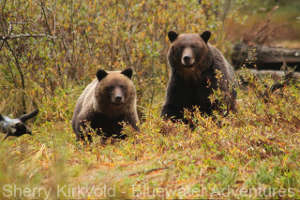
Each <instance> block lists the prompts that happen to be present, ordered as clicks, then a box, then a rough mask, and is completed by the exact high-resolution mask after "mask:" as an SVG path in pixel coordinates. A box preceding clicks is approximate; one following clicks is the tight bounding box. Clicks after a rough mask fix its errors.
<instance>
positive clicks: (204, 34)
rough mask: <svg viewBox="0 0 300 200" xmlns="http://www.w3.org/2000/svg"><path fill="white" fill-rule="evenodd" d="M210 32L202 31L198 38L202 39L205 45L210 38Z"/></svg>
mask: <svg viewBox="0 0 300 200" xmlns="http://www.w3.org/2000/svg"><path fill="white" fill-rule="evenodd" d="M210 35H211V33H210V31H204V32H203V33H202V34H201V35H200V36H201V37H202V39H203V40H204V42H205V43H207V41H208V40H209V38H210Z"/></svg>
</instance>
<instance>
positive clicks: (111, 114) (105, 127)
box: [72, 70, 139, 139]
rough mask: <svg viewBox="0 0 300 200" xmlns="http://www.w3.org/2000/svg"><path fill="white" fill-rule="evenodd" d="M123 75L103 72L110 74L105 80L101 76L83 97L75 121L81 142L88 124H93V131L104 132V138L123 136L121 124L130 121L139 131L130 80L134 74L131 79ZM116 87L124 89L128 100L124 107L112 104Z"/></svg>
mask: <svg viewBox="0 0 300 200" xmlns="http://www.w3.org/2000/svg"><path fill="white" fill-rule="evenodd" d="M102 71H103V70H102ZM124 71H126V70H124ZM124 71H123V72H124ZM98 72H99V71H98ZM98 72H97V76H98ZM123 72H120V71H113V72H108V73H107V72H105V71H103V73H107V75H104V77H101V80H99V77H98V79H95V80H93V81H92V82H91V83H90V84H89V85H88V86H87V87H86V88H85V90H84V91H83V93H82V94H81V95H80V97H79V99H78V101H77V104H76V107H75V110H74V114H73V119H72V126H73V129H74V131H75V133H76V135H77V138H78V139H83V138H84V135H83V134H82V131H81V129H84V128H86V123H87V122H88V123H90V126H91V128H93V129H95V130H97V133H98V134H100V133H101V131H100V130H99V129H102V131H103V133H104V136H112V135H117V136H120V132H121V130H122V126H121V125H120V123H121V122H127V123H129V124H131V125H132V126H133V127H134V128H135V129H138V128H137V123H138V121H139V120H138V116H137V111H136V91H135V87H134V84H133V82H132V81H131V80H130V77H131V75H130V77H128V76H126V75H124V74H122V73H123ZM131 73H132V71H131ZM115 87H118V88H121V90H122V95H123V97H124V102H123V103H122V104H114V103H113V102H112V93H113V89H114V88H115Z"/></svg>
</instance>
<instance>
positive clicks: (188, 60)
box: [183, 56, 191, 64]
mask: <svg viewBox="0 0 300 200" xmlns="http://www.w3.org/2000/svg"><path fill="white" fill-rule="evenodd" d="M190 60H191V57H189V56H184V57H183V61H184V64H190Z"/></svg>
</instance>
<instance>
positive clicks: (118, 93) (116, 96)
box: [112, 87, 124, 105]
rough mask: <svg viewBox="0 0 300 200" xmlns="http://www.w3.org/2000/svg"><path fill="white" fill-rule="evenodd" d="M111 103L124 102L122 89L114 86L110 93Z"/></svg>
mask: <svg viewBox="0 0 300 200" xmlns="http://www.w3.org/2000/svg"><path fill="white" fill-rule="evenodd" d="M112 103H113V104H118V105H119V104H122V103H124V95H123V91H122V89H121V88H119V87H116V88H115V89H114V91H113V95H112Z"/></svg>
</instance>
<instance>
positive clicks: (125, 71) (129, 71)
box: [121, 68, 132, 79]
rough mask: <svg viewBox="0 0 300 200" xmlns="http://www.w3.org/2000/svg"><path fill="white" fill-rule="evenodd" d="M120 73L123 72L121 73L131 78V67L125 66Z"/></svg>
mask: <svg viewBox="0 0 300 200" xmlns="http://www.w3.org/2000/svg"><path fill="white" fill-rule="evenodd" d="M121 74H123V75H125V76H127V77H128V78H129V79H131V77H132V69H131V68H127V69H125V70H123V71H122V72H121Z"/></svg>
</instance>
